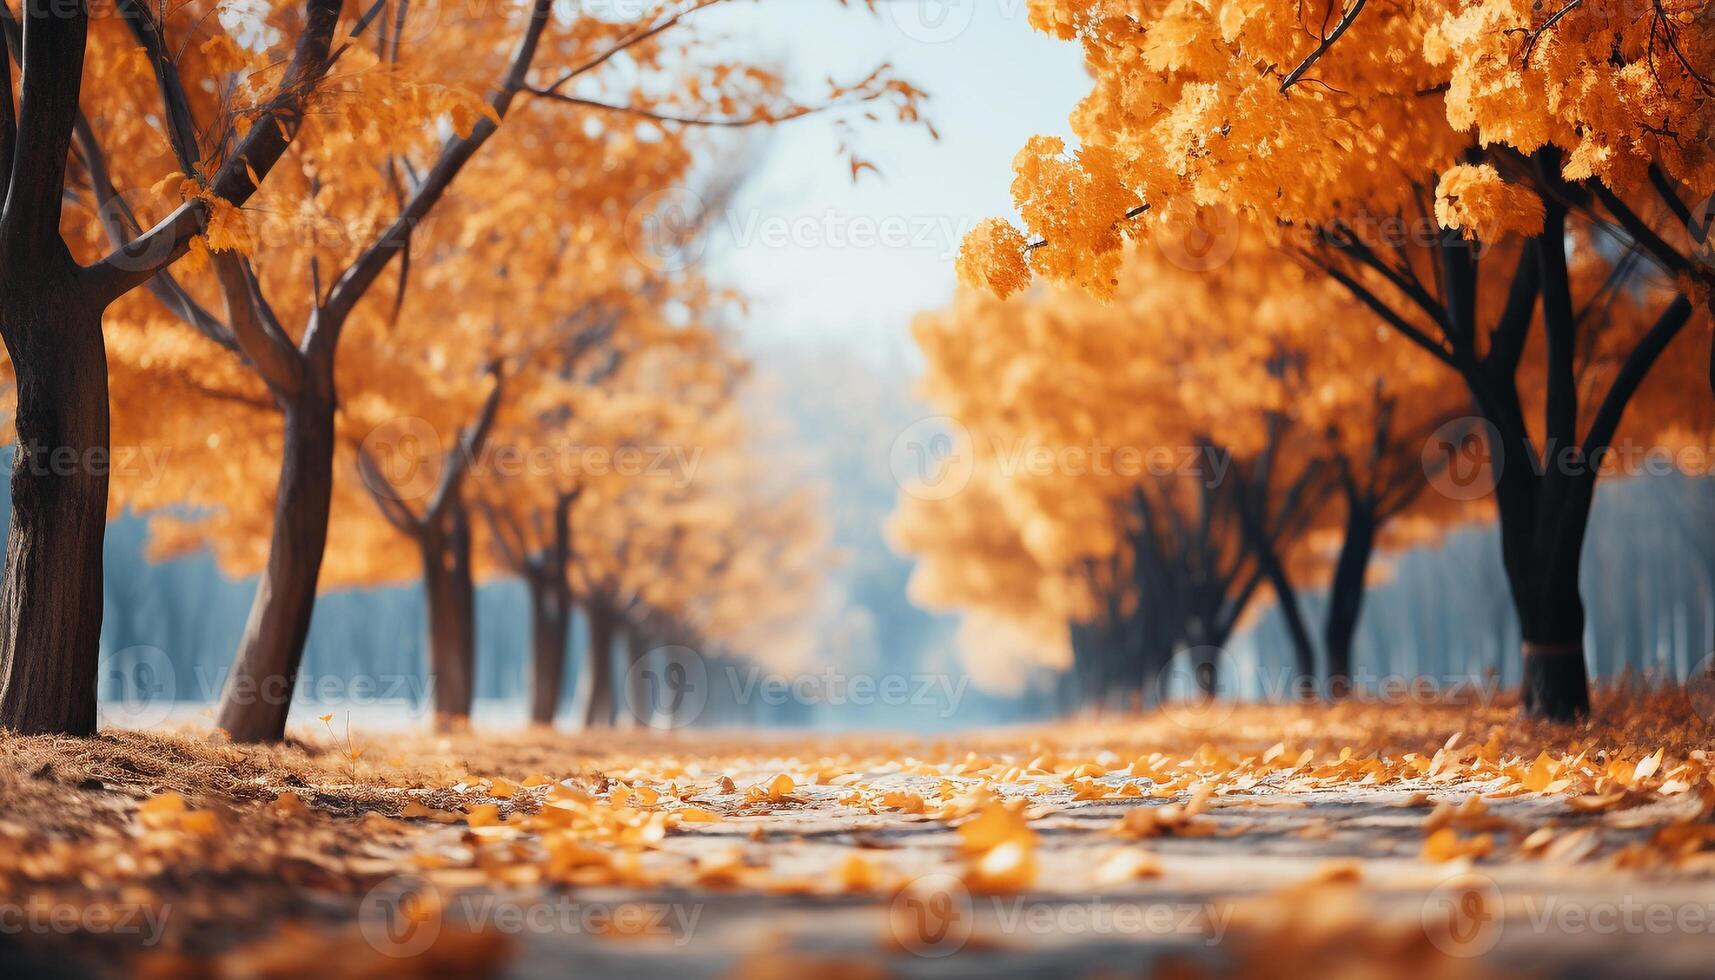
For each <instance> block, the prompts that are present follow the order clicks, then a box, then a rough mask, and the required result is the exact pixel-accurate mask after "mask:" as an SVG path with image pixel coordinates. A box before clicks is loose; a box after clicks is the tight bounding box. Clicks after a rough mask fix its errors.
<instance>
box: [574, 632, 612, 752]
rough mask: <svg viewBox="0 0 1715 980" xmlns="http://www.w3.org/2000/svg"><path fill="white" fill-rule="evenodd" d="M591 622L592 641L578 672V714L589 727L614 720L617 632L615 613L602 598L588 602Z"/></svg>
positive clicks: (586, 649)
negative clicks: (615, 645)
mask: <svg viewBox="0 0 1715 980" xmlns="http://www.w3.org/2000/svg"><path fill="white" fill-rule="evenodd" d="M584 617H585V621H586V622H587V623H588V625H589V643H588V644H587V645H586V646H585V648H584V669H583V670H582V671H580V672H579V676H578V696H577V702H576V704H577V718H578V720H579V722H581V723H582V725H583V727H585V728H608V727H610V726H611V725H612V724H613V634H614V628H615V625H616V624H615V621H614V620H615V617H614V614H613V612H612V611H611V610H609V609H608V608H607V607H606V606H605V605H603V604H602V603H599V602H589V603H586V604H585V605H584Z"/></svg>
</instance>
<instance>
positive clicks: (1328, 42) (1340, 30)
mask: <svg viewBox="0 0 1715 980" xmlns="http://www.w3.org/2000/svg"><path fill="white" fill-rule="evenodd" d="M1332 2H1333V0H1329V3H1330V4H1332ZM1366 2H1367V0H1356V2H1355V3H1353V4H1352V8H1351V9H1350V10H1347V11H1345V12H1344V13H1342V14H1341V15H1340V22H1339V23H1338V24H1335V25H1334V30H1333V31H1332V32H1331V33H1329V34H1326V35H1324V36H1323V37H1322V40H1321V42H1320V43H1318V44H1317V45H1316V48H1315V50H1313V51H1311V52H1310V54H1308V55H1306V56H1305V58H1304V60H1303V61H1300V62H1299V63H1298V67H1297V68H1294V69H1292V71H1290V72H1288V73H1287V75H1286V77H1285V78H1284V79H1282V80H1281V82H1280V90H1281V91H1282V92H1285V91H1286V90H1287V89H1289V88H1291V87H1292V86H1293V85H1294V84H1296V83H1297V82H1298V80H1299V79H1301V78H1303V77H1304V73H1305V72H1307V71H1309V70H1310V68H1311V66H1313V65H1315V64H1316V62H1318V61H1321V60H1322V56H1323V55H1325V54H1327V53H1328V49H1329V48H1332V47H1333V46H1334V42H1336V41H1338V40H1340V35H1342V34H1344V33H1346V30H1347V29H1348V28H1350V27H1351V26H1352V22H1353V21H1355V20H1357V19H1358V14H1359V13H1361V12H1363V9H1364V4H1365V3H1366ZM1330 9H1331V8H1330Z"/></svg>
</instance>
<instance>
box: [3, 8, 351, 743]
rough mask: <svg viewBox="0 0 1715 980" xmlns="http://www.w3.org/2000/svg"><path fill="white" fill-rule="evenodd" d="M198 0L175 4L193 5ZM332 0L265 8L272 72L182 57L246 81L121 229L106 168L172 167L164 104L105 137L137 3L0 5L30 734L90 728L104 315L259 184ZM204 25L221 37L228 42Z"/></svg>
mask: <svg viewBox="0 0 1715 980" xmlns="http://www.w3.org/2000/svg"><path fill="white" fill-rule="evenodd" d="M204 6H205V5H201V4H192V5H190V6H189V7H187V8H180V9H181V12H182V13H183V15H184V17H185V18H186V19H192V18H196V17H198V16H199V14H198V12H199V11H201V10H203V9H204ZM339 7H340V5H339V4H338V3H336V2H331V0H310V2H308V3H307V4H306V5H305V6H304V7H303V8H302V10H301V12H300V11H297V9H296V8H291V11H290V12H286V11H275V12H273V13H274V14H277V15H278V19H277V21H276V24H275V26H274V27H273V31H274V36H275V42H274V43H272V44H270V45H269V47H270V48H271V56H270V57H271V65H272V67H271V68H270V70H268V71H266V72H263V73H260V74H257V75H249V76H243V77H241V76H240V75H238V74H237V73H236V72H235V71H234V70H233V69H234V67H235V66H232V65H228V64H224V63H222V61H221V59H220V58H218V57H216V58H213V59H208V58H202V57H200V56H198V55H192V56H191V57H189V58H187V61H188V62H190V63H191V64H193V65H195V66H197V67H198V68H199V69H201V70H202V71H203V72H204V73H203V74H201V75H200V76H198V81H199V82H205V83H207V85H208V86H209V87H211V88H219V89H222V90H225V91H232V92H238V91H242V93H243V95H244V99H245V101H244V104H243V106H242V107H234V110H233V111H231V112H229V113H228V114H226V115H225V116H223V117H222V119H221V121H220V125H219V126H218V127H216V128H214V129H210V130H209V131H208V135H209V136H210V141H209V144H210V145H208V146H207V147H204V148H203V149H206V150H207V153H206V154H205V153H202V152H199V153H198V154H197V156H196V159H197V160H198V161H200V162H201V163H202V164H203V166H204V168H205V170H204V172H205V175H206V180H205V181H204V182H203V183H202V184H201V185H199V186H198V187H197V189H196V193H195V194H193V195H190V197H189V199H188V200H186V201H185V202H184V203H183V204H182V205H181V206H179V207H178V208H176V209H174V210H173V211H172V212H171V213H170V214H168V215H167V216H165V217H164V218H162V219H161V220H160V221H159V222H158V223H156V224H155V225H153V226H152V227H150V228H148V229H147V230H144V229H142V228H141V227H138V226H136V225H129V226H128V224H127V222H126V220H125V219H126V214H125V211H124V208H123V207H122V206H120V205H116V204H115V202H114V193H113V187H114V186H115V181H116V180H123V181H125V182H126V183H127V184H129V185H131V186H137V185H144V186H146V185H148V184H150V183H153V182H155V181H156V180H159V179H160V178H161V176H162V174H163V173H167V172H169V171H166V170H164V169H152V168H153V167H155V166H157V165H158V163H159V155H158V154H157V153H156V152H154V147H156V146H161V145H174V144H175V143H176V142H177V141H179V140H180V139H181V137H182V135H183V134H182V133H180V132H178V131H177V130H176V128H175V126H174V124H173V122H172V120H171V119H170V118H168V117H162V116H156V117H153V119H152V120H151V122H150V124H148V125H145V126H142V127H139V126H138V124H137V123H135V122H132V123H131V124H130V125H128V126H127V125H124V124H121V125H120V126H119V127H118V129H119V130H120V132H119V135H120V136H121V137H122V138H127V139H135V140H137V142H135V143H126V144H125V146H126V150H127V152H126V154H125V159H124V161H123V163H124V165H125V166H124V168H123V170H122V172H120V173H118V174H117V175H116V173H115V171H114V170H113V169H112V168H111V167H110V165H109V164H108V162H107V160H106V159H105V157H104V156H103V154H102V152H101V150H100V147H99V140H100V139H101V135H100V134H101V129H102V127H103V126H104V124H106V123H109V122H111V121H112V117H110V116H109V115H107V114H106V112H104V111H103V110H105V109H108V108H111V107H112V106H113V104H114V103H113V101H112V100H114V99H116V98H120V97H121V92H120V91H119V90H118V89H116V88H114V87H113V86H111V85H108V84H100V83H102V82H105V81H106V79H108V78H111V77H114V76H115V75H124V74H127V73H128V72H129V73H131V74H133V75H134V74H135V72H134V71H133V70H132V69H134V68H135V67H136V66H137V59H136V58H135V52H136V49H137V47H138V46H139V43H140V42H142V41H144V40H145V39H146V37H147V36H148V35H149V32H150V24H149V23H148V22H147V21H146V19H145V18H144V16H143V12H142V8H141V7H140V6H138V5H134V4H128V3H121V4H120V5H119V8H118V12H119V13H120V15H121V16H120V17H117V18H104V19H103V20H102V21H99V22H97V23H96V25H95V30H93V31H92V29H91V22H90V15H89V10H88V8H87V6H86V5H85V4H83V3H81V2H78V3H73V4H70V5H65V4H52V3H47V2H45V0H41V2H38V0H25V2H24V3H22V4H21V7H20V9H19V10H17V11H13V10H12V9H11V8H10V7H9V6H7V7H5V9H4V11H3V15H0V16H3V21H0V27H3V29H4V34H5V40H6V49H7V50H6V52H5V53H4V55H3V56H0V82H4V86H3V88H4V92H3V94H4V95H5V98H4V99H0V167H3V168H4V170H5V173H6V176H7V182H8V183H7V187H8V190H7V194H6V206H5V209H4V213H3V214H0V253H3V254H0V261H3V263H4V265H5V267H6V269H7V270H8V273H9V274H8V276H7V281H6V285H5V287H4V288H3V289H0V337H3V338H4V340H5V344H6V350H7V353H8V355H9V357H10V359H11V363H12V368H13V371H14V372H15V375H16V378H17V412H16V429H17V442H18V452H17V456H16V460H15V463H14V467H13V479H12V523H11V528H10V531H9V534H8V539H7V560H6V571H5V579H4V582H3V583H0V607H3V609H4V612H3V613H0V724H4V725H6V726H7V727H10V728H13V729H16V730H19V731H26V732H43V731H54V732H71V733H79V734H86V733H88V732H90V731H92V730H93V729H94V726H95V688H96V656H97V650H98V646H99V642H100V631H101V601H102V589H101V569H102V563H101V544H102V540H103V532H104V524H105V519H106V506H107V484H108V466H107V453H108V447H109V415H108V405H107V386H108V375H107V361H106V352H105V351H104V349H103V347H104V345H103V330H102V319H103V313H104V312H105V311H106V310H107V308H108V307H109V306H111V305H113V304H114V303H115V302H116V301H117V300H119V299H120V297H122V296H124V295H125V294H126V293H128V292H130V291H131V290H133V289H135V288H136V287H138V286H141V285H143V284H145V283H146V282H148V281H149V280H150V279H151V278H152V277H154V276H155V275H156V273H157V272H158V271H159V270H161V269H162V268H164V267H165V266H167V265H169V264H170V263H172V262H173V261H174V260H175V259H177V258H179V257H180V256H181V255H182V254H184V252H185V251H186V250H187V249H188V248H190V247H191V243H192V242H193V241H194V240H195V238H196V237H197V236H198V235H200V234H201V233H202V232H203V230H204V228H205V226H206V224H207V223H208V222H209V221H210V220H211V219H218V217H219V215H220V214H221V213H223V212H224V211H225V210H227V209H230V208H232V207H234V206H236V205H239V204H242V203H243V202H244V201H246V200H247V199H248V198H250V197H251V195H252V194H254V193H255V191H256V190H257V184H258V182H260V181H261V179H262V176H263V175H264V174H266V173H268V171H269V170H270V169H272V168H273V165H274V163H275V162H276V161H277V160H278V159H279V157H280V156H281V154H282V153H283V152H284V151H285V149H286V147H287V145H288V144H289V143H290V142H291V141H292V139H293V137H294V136H295V135H296V134H297V132H298V129H299V127H300V125H301V124H302V121H303V119H304V118H305V116H306V114H307V113H308V111H309V108H310V102H311V100H312V99H313V97H314V91H315V88H316V84H317V82H318V81H319V80H320V78H321V77H322V75H323V74H324V73H325V72H326V71H327V69H328V67H329V65H330V63H331V61H332V59H333V57H334V55H333V54H332V53H331V44H332V41H333V38H334V35H335V30H336V27H337V23H338V20H339V12H340V11H339ZM359 27H361V25H359ZM282 28H284V29H283V30H282ZM210 30H211V34H212V39H211V42H210V43H213V44H215V45H216V47H217V49H218V48H219V46H220V44H222V43H223V42H225V43H230V40H229V39H228V38H226V37H225V35H224V34H222V33H221V31H220V30H219V29H217V28H211V29H210ZM127 32H131V34H132V37H131V38H130V39H129V40H126V39H124V37H123V36H124V35H125V34H126V33H127ZM143 47H145V48H147V44H146V43H144V44H143ZM90 52H93V53H94V57H93V58H91V59H90V65H89V74H91V75H92V76H94V78H95V80H96V81H97V83H98V84H97V85H95V86H93V87H92V90H91V91H90V92H88V93H87V95H88V96H89V98H88V100H87V102H88V104H89V106H90V109H88V110H86V109H85V108H84V102H85V100H84V99H83V96H84V95H85V94H86V93H85V92H84V76H85V74H86V72H85V57H86V54H87V53H90ZM199 54H200V52H199ZM14 62H16V75H15V76H14V67H13V63H14ZM126 66H131V67H130V68H127V67H126ZM142 68H143V71H144V72H147V71H148V66H147V64H144V65H143V66H142ZM14 77H15V79H16V86H15V88H16V92H17V105H16V107H15V108H14V106H13V101H12V92H13V90H14ZM133 150H135V152H134V153H133V152H132V151H133ZM74 164H75V165H74ZM133 166H135V167H136V168H137V169H135V170H133V169H132V167H133ZM145 167H148V168H151V169H144V168H145ZM68 200H69V201H72V202H75V203H74V206H73V207H72V208H71V209H67V208H66V203H67V202H68ZM63 219H69V220H70V223H73V224H75V223H76V222H77V221H80V220H87V221H90V222H92V223H94V224H96V225H97V226H102V227H104V228H105V229H106V231H107V232H108V236H107V237H108V241H106V242H103V243H101V244H100V245H97V246H95V247H88V246H86V244H85V241H84V240H83V239H82V238H80V236H79V235H77V234H76V233H75V232H73V233H71V234H70V236H69V237H68V236H67V234H66V232H65V228H64V225H65V224H66V223H67V222H66V221H65V220H63ZM104 253H105V255H104ZM167 288H170V287H167Z"/></svg>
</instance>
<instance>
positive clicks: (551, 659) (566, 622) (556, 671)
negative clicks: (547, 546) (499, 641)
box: [526, 570, 571, 725]
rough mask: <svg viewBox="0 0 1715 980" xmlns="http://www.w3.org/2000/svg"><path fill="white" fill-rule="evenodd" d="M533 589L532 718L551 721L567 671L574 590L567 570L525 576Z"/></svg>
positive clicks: (531, 590)
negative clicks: (566, 572) (570, 586)
mask: <svg viewBox="0 0 1715 980" xmlns="http://www.w3.org/2000/svg"><path fill="white" fill-rule="evenodd" d="M526 582H527V584H528V585H529V589H530V720H531V722H533V723H535V724H538V725H552V724H553V723H554V715H555V713H556V712H557V711H558V710H559V707H560V688H561V686H562V685H563V684H564V683H565V675H566V635H567V633H568V632H569V631H570V626H571V594H570V590H569V589H568V588H566V577H565V574H564V571H563V570H561V571H560V572H559V573H558V574H555V573H549V572H537V573H535V574H531V575H529V576H526Z"/></svg>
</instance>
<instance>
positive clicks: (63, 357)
mask: <svg viewBox="0 0 1715 980" xmlns="http://www.w3.org/2000/svg"><path fill="white" fill-rule="evenodd" d="M26 138H27V137H26ZM56 244H58V242H57V239H56ZM56 251H57V254H51V253H50V254H48V255H37V256H27V257H24V258H25V259H26V261H24V262H19V263H15V264H12V265H11V266H10V267H9V268H7V269H6V275H5V282H3V283H0V335H3V336H4V338H5V342H6V349H7V351H8V353H9V354H10V355H11V358H12V364H13V368H14V370H15V372H16V375H17V379H18V380H17V400H18V408H17V418H16V428H17V437H18V449H17V453H16V455H15V457H14V460H13V465H12V526H11V529H10V531H9V532H8V534H7V538H6V569H5V578H4V581H3V582H0V726H3V727H5V728H10V729H12V730H13V731H17V732H23V733H38V732H62V733H65V734H70V735H89V734H93V733H94V731H95V695H96V674H97V669H98V667H97V661H98V659H99V649H100V642H101V598H102V593H101V567H102V566H101V545H102V538H103V536H104V534H105V531H106V520H107V474H108V468H109V450H108V404H107V358H106V352H105V349H104V347H103V344H102V338H101V313H102V310H101V307H100V306H99V305H98V304H94V303H90V302H87V301H86V300H85V297H84V295H83V293H84V291H82V290H80V288H79V282H78V277H77V272H76V267H75V266H74V265H72V263H71V258H70V256H69V255H66V254H65V253H64V246H63V245H62V246H60V248H59V249H57V250H56ZM13 258H14V259H16V258H17V257H13ZM32 260H33V261H32Z"/></svg>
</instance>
